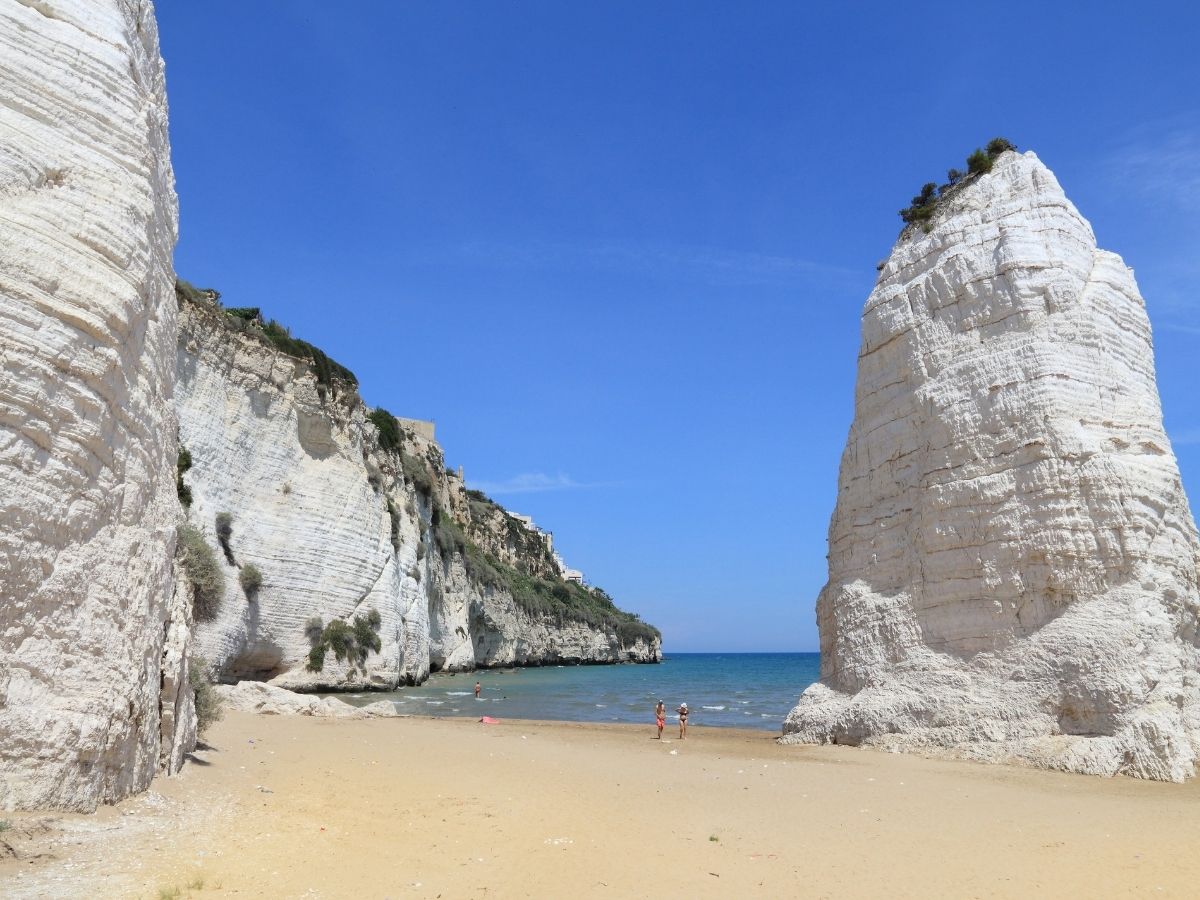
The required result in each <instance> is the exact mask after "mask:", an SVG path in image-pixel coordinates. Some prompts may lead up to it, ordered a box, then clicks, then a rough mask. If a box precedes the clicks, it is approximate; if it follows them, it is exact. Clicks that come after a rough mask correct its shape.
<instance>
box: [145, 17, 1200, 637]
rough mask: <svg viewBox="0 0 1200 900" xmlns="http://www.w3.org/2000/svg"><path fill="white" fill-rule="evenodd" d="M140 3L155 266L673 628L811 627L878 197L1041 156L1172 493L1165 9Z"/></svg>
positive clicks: (1190, 233)
mask: <svg viewBox="0 0 1200 900" xmlns="http://www.w3.org/2000/svg"><path fill="white" fill-rule="evenodd" d="M1083 9H1084V7H1083V6H1081V5H1076V4H1067V3H1059V4H1046V3H1027V2H1005V3H984V4H978V3H976V4H973V3H963V2H955V3H945V4H932V3H930V4H920V3H904V4H901V3H894V2H887V3H876V4H848V3H847V4H842V3H822V4H816V3H800V2H789V3H752V4H740V3H738V4H734V3H724V2H722V3H717V2H693V0H689V2H686V3H684V2H679V3H652V4H646V3H596V4H583V3H561V2H544V3H523V2H515V3H514V2H510V3H456V4H427V3H394V2H382V0H377V2H366V0H362V2H357V3H354V4H342V3H329V2H314V0H275V2H268V0H258V2H253V3H248V2H245V0H236V2H235V0H207V2H204V3H183V2H174V0H160V2H159V4H158V16H159V24H160V29H161V36H162V47H163V54H164V56H165V57H166V60H167V86H168V92H169V98H170V104H171V140H172V145H173V151H174V161H175V174H176V178H177V182H178V190H179V197H180V219H181V222H180V242H179V248H178V251H177V254H176V264H177V268H178V271H179V273H180V275H181V276H182V277H184V278H187V279H189V280H191V281H193V282H195V283H197V284H200V285H203V286H212V287H216V288H218V289H220V290H221V291H222V292H223V293H224V299H225V301H226V302H227V303H229V304H231V305H255V306H262V307H263V308H264V309H265V310H266V312H267V313H268V314H269V315H271V316H274V317H276V318H278V319H280V320H281V321H283V322H286V323H288V324H290V325H291V326H292V328H293V331H294V333H295V334H297V335H298V336H300V337H303V338H306V339H308V340H311V341H313V342H314V343H316V344H318V345H319V346H321V347H323V348H324V349H325V350H326V351H327V352H328V353H329V354H330V355H332V356H333V357H334V358H335V359H337V360H338V361H339V362H341V363H343V364H345V365H347V366H349V367H350V368H352V369H353V370H354V371H355V372H356V373H357V374H358V376H359V380H360V382H361V385H362V394H363V396H364V398H365V399H366V400H367V402H368V403H371V404H374V405H382V406H386V407H387V408H388V409H390V410H391V411H392V412H394V413H397V414H399V415H406V416H415V417H420V418H433V419H436V420H437V426H438V436H439V438H440V440H441V442H442V444H443V446H444V447H445V449H446V454H447V458H448V460H449V461H450V463H451V464H453V465H460V464H461V465H463V466H465V467H466V472H467V478H468V481H469V482H470V483H472V484H474V485H476V486H479V487H482V488H484V489H485V490H488V491H489V492H490V493H492V494H493V495H494V496H495V497H496V498H497V499H498V500H500V501H502V502H504V503H505V504H506V505H508V506H509V507H510V508H512V509H515V510H517V511H519V512H522V513H527V514H530V515H532V516H534V517H535V519H537V521H538V522H539V523H541V524H542V525H543V526H545V527H547V528H550V529H552V530H553V531H554V532H555V536H556V540H557V543H558V544H559V546H560V547H561V549H562V550H563V551H564V553H565V554H566V556H567V558H568V560H569V561H570V562H571V563H573V564H574V565H576V566H577V567H579V568H581V569H583V570H584V571H585V573H586V574H587V575H588V577H589V578H590V579H591V580H592V581H594V582H595V583H597V584H600V585H602V586H604V587H605V588H607V589H608V590H609V591H610V592H611V593H612V594H613V595H614V596H615V597H616V598H617V600H618V602H619V603H620V604H621V605H623V606H624V607H626V608H628V609H632V610H636V611H638V612H641V613H642V614H643V615H644V617H645V618H646V619H647V620H649V621H651V622H654V623H655V624H657V625H659V626H660V627H661V628H662V629H663V631H664V633H665V636H666V646H667V649H668V650H675V651H685V650H810V649H815V648H816V646H817V630H816V624H815V622H814V617H813V603H814V600H815V597H816V595H817V592H818V591H819V589H820V587H821V585H822V584H823V582H824V578H825V532H826V528H827V525H828V521H829V515H830V512H831V510H832V506H833V499H834V495H835V489H836V476H837V464H838V457H839V454H840V452H841V448H842V445H843V442H844V440H845V437H846V430H847V428H848V426H849V423H850V419H851V416H852V401H853V382H854V371H855V356H856V353H857V347H858V329H859V314H860V311H861V308H862V303H863V301H864V299H865V298H866V296H867V293H868V292H869V290H870V288H871V285H872V283H873V281H874V277H875V263H876V262H877V261H878V260H879V259H881V258H883V257H885V256H886V255H887V253H888V251H889V249H890V247H891V244H892V242H893V241H894V239H895V237H896V234H897V230H898V227H899V225H900V222H899V219H898V218H897V216H896V210H898V209H899V208H900V207H902V206H904V205H906V203H907V201H908V198H909V197H911V196H912V195H913V193H915V192H916V190H917V188H919V186H920V185H921V184H922V183H923V182H925V181H927V180H934V179H939V178H940V177H941V176H943V174H944V173H945V171H946V169H947V168H948V167H950V166H952V165H959V164H961V161H962V159H963V157H964V156H965V155H966V154H967V152H969V151H970V150H971V149H972V148H973V147H975V146H977V145H979V144H981V143H983V142H985V141H986V140H987V139H988V138H990V137H992V136H994V135H1005V136H1007V137H1008V138H1010V139H1011V140H1013V141H1015V142H1016V143H1017V144H1019V145H1020V147H1021V148H1022V149H1034V150H1036V151H1037V152H1038V154H1039V155H1040V156H1041V158H1042V159H1043V160H1044V161H1045V162H1046V163H1047V164H1048V165H1049V166H1050V167H1051V168H1052V169H1053V170H1054V171H1055V172H1056V173H1057V175H1058V177H1059V180H1060V181H1061V182H1062V184H1063V186H1064V187H1065V189H1066V191H1067V193H1068V195H1069V196H1070V197H1071V198H1072V199H1073V200H1074V202H1075V203H1076V205H1077V206H1078V207H1079V208H1080V210H1081V211H1082V212H1083V214H1084V215H1085V216H1087V217H1088V218H1089V219H1090V221H1091V222H1092V224H1093V226H1094V228H1095V230H1096V233H1097V236H1098V238H1099V240H1100V243H1101V245H1102V246H1104V247H1106V248H1108V249H1111V250H1114V251H1116V252H1118V253H1120V254H1122V255H1123V256H1124V258H1125V260H1126V262H1128V263H1129V264H1130V265H1131V266H1133V267H1134V268H1135V269H1136V271H1137V276H1138V279H1139V282H1140V284H1141V287H1142V291H1143V293H1144V294H1145V296H1146V298H1147V303H1148V305H1149V308H1150V313H1151V318H1152V321H1153V324H1154V327H1155V335H1156V343H1157V350H1158V362H1159V379H1160V387H1161V390H1162V395H1163V403H1164V406H1165V410H1166V417H1167V426H1168V429H1169V431H1170V432H1171V433H1172V435H1173V436H1174V438H1175V440H1176V450H1177V452H1178V454H1179V457H1180V461H1181V464H1182V466H1183V471H1184V480H1185V483H1187V484H1188V486H1189V487H1190V488H1191V489H1192V494H1193V497H1196V498H1197V502H1198V503H1200V494H1198V493H1197V492H1198V491H1200V396H1198V392H1197V391H1196V389H1195V385H1196V383H1197V378H1196V373H1195V362H1196V356H1197V354H1196V347H1197V343H1198V341H1200V313H1198V311H1197V306H1196V294H1197V288H1198V286H1200V254H1198V253H1197V250H1198V249H1200V240H1198V239H1200V110H1198V105H1197V96H1198V95H1197V87H1198V86H1200V61H1198V60H1200V53H1198V52H1197V47H1196V37H1197V35H1200V11H1198V9H1200V7H1198V6H1197V5H1196V4H1192V3H1154V2H1138V3H1127V2H1119V3H1092V4H1087V5H1086V9H1087V12H1086V13H1084V12H1083Z"/></svg>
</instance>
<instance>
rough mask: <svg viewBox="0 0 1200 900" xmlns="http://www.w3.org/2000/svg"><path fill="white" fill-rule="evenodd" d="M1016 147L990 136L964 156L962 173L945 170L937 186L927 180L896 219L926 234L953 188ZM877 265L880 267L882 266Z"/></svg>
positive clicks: (978, 174)
mask: <svg viewBox="0 0 1200 900" xmlns="http://www.w3.org/2000/svg"><path fill="white" fill-rule="evenodd" d="M1016 149H1017V146H1016V144H1014V143H1012V142H1011V141H1009V140H1008V139H1007V138H1002V137H995V138H992V139H991V140H990V141H988V143H987V147H986V149H980V148H978V147H976V148H975V150H974V152H973V153H971V155H970V156H968V157H967V171H966V172H961V171H959V170H958V169H950V170H949V171H948V172H947V173H946V183H945V184H943V185H940V186H939V185H936V184H934V183H933V182H932V181H931V182H928V183H927V184H925V185H924V186H923V187H922V188H921V193H920V194H918V195H917V196H916V197H913V198H912V202H911V203H910V204H909V205H908V206H906V207H905V208H904V209H902V210H900V218H901V219H903V220H904V224H905V226H909V225H920V226H921V228H922V230H924V231H925V232H926V233H928V232H929V229H930V227H931V224H930V223H931V222H932V221H933V217H934V214H935V213H936V212H937V210H938V205H939V204H940V202H941V201H942V200H944V199H945V198H946V196H947V194H949V193H950V192H951V190H952V189H953V188H955V187H956V186H958V185H959V184H962V183H964V182H966V181H968V180H970V179H973V178H977V177H979V176H980V175H986V174H987V173H988V172H990V171H992V165H993V164H994V163H995V161H996V157H998V156H999V155H1000V154H1001V153H1004V152H1005V151H1007V150H1016ZM877 268H878V269H882V268H883V266H878V267H877Z"/></svg>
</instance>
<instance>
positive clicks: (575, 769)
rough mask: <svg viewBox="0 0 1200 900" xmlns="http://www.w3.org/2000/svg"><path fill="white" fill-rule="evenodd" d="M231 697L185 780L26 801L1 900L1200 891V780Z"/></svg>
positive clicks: (764, 737)
mask: <svg viewBox="0 0 1200 900" xmlns="http://www.w3.org/2000/svg"><path fill="white" fill-rule="evenodd" d="M665 737H667V738H669V739H671V740H669V741H664V742H663V743H659V742H658V741H656V740H654V739H653V729H652V728H649V727H647V728H637V727H627V726H607V725H577V724H571V723H557V722H556V723H545V722H519V721H503V722H502V723H501V724H499V725H493V726H485V725H481V724H479V723H477V722H474V721H470V720H445V719H443V720H435V719H419V718H399V719H381V720H367V721H331V720H322V719H311V718H283V717H266V716H253V715H249V714H245V713H233V712H231V713H228V714H227V716H226V718H225V719H224V720H223V721H221V722H219V723H217V725H216V726H214V727H213V729H212V731H211V732H210V734H209V735H208V739H207V742H206V744H205V745H204V746H205V747H207V748H208V749H202V750H200V751H199V752H198V753H197V754H196V761H194V762H193V763H191V764H189V765H188V766H187V767H186V769H185V771H184V773H183V774H182V776H180V777H177V778H171V779H158V780H156V781H155V783H154V786H153V788H152V790H151V791H150V792H149V793H148V794H146V795H144V796H141V797H138V798H135V799H132V800H130V801H127V802H125V803H122V804H119V805H118V806H116V807H110V808H106V809H103V810H101V811H100V812H99V813H97V814H96V815H94V816H76V815H63V814H50V815H48V814H20V813H16V814H9V815H8V818H9V820H10V821H11V822H12V827H11V828H10V829H9V830H8V831H7V832H5V833H4V834H3V835H0V838H3V839H4V840H6V841H7V842H8V843H9V844H11V845H12V847H13V848H14V849H15V850H16V851H17V852H18V853H19V854H20V856H19V857H18V858H16V859H13V858H8V859H5V860H3V861H2V862H0V894H3V895H4V896H7V897H148V898H159V897H234V896H236V897H272V898H274V897H355V898H369V897H379V898H383V897H410V896H411V897H429V898H437V897H442V898H459V897H478V898H483V897H564V896H582V897H664V896H665V897H683V896H688V897H745V896H761V897H847V896H883V895H888V896H901V897H933V896H945V897H951V896H953V897H1018V896H1026V897H1027V896H1031V895H1032V896H1057V897H1064V896H1079V897H1085V896H1087V897H1098V896H1147V895H1154V896H1164V897H1172V896H1173V897H1191V896H1195V893H1196V885H1197V884H1200V857H1197V855H1196V853H1195V848H1196V846H1197V844H1198V842H1200V782H1196V781H1192V782H1190V783H1188V784H1185V785H1173V784H1161V783H1151V782H1144V781H1136V780H1132V779H1115V780H1109V779H1100V778H1094V777H1084V776H1071V775H1061V774H1056V773H1048V772H1038V771H1030V770H1024V769H1018V768H1009V767H1003V766H985V765H979V764H972V763H961V762H952V761H945V760H932V759H924V758H920V757H916V756H902V755H893V754H886V753H878V752H873V751H865V750H855V749H852V748H844V747H780V746H778V745H776V744H775V743H774V741H773V736H772V735H771V734H770V733H766V732H761V731H754V732H751V731H734V730H730V729H700V728H694V729H693V730H692V731H691V732H690V734H689V736H688V739H687V740H686V741H679V740H678V739H677V733H675V732H672V730H671V729H670V728H668V730H667V733H666V735H665Z"/></svg>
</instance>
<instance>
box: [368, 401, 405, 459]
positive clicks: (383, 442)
mask: <svg viewBox="0 0 1200 900" xmlns="http://www.w3.org/2000/svg"><path fill="white" fill-rule="evenodd" d="M367 421H368V422H370V423H371V424H372V425H374V426H375V428H376V429H377V430H378V432H379V448H380V449H381V450H387V451H392V450H398V449H399V448H400V439H401V437H402V433H401V431H400V422H399V421H398V420H397V419H396V417H395V416H393V415H392V414H391V413H390V412H388V411H387V410H386V409H384V408H383V407H382V406H380V407H377V408H376V409H373V410H371V411H370V412H369V413H367Z"/></svg>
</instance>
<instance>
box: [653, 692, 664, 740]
mask: <svg viewBox="0 0 1200 900" xmlns="http://www.w3.org/2000/svg"><path fill="white" fill-rule="evenodd" d="M654 722H655V724H656V725H658V739H659V740H660V741H661V740H662V730H663V727H664V726H665V725H666V724H667V706H666V704H665V703H663V702H662V701H661V700H659V701H658V706H656V707H654Z"/></svg>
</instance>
